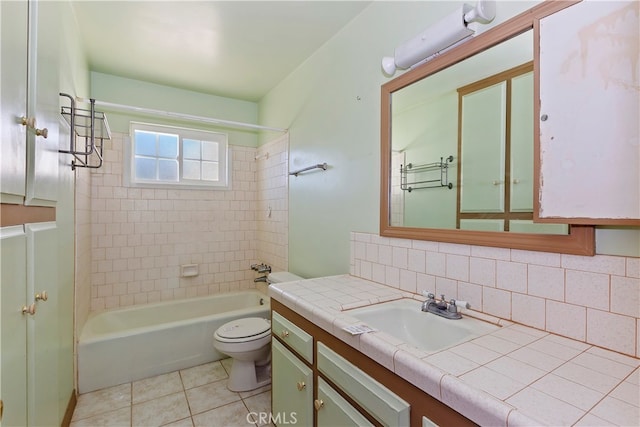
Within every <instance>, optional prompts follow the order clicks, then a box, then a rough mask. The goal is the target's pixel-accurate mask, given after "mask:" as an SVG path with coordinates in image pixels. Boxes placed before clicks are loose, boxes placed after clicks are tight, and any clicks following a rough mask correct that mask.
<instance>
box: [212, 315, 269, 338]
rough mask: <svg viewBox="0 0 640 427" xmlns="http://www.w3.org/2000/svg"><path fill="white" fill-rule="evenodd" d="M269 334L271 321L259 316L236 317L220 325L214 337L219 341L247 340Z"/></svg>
mask: <svg viewBox="0 0 640 427" xmlns="http://www.w3.org/2000/svg"><path fill="white" fill-rule="evenodd" d="M269 335H271V323H270V322H269V321H268V320H267V319H263V318H260V317H247V318H244V319H236V320H232V321H230V322H227V323H225V324H224V325H222V326H220V328H218V330H217V331H216V333H215V339H216V340H218V341H220V342H227V343H233V342H247V341H254V340H258V339H262V338H264V337H268V336H269Z"/></svg>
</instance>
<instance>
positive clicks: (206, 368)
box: [180, 362, 229, 390]
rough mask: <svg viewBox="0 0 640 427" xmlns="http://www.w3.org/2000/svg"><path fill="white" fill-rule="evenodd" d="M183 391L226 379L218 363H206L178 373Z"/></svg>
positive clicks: (223, 370) (225, 373)
mask: <svg viewBox="0 0 640 427" xmlns="http://www.w3.org/2000/svg"><path fill="white" fill-rule="evenodd" d="M180 376H181V377H182V384H183V385H184V388H185V390H187V389H190V388H194V387H198V386H201V385H205V384H209V383H212V382H214V381H218V380H221V379H224V378H228V377H229V375H227V371H226V370H225V369H224V368H223V367H222V364H221V363H220V362H212V363H207V364H204V365H200V366H195V367H193V368H189V369H183V370H181V371H180Z"/></svg>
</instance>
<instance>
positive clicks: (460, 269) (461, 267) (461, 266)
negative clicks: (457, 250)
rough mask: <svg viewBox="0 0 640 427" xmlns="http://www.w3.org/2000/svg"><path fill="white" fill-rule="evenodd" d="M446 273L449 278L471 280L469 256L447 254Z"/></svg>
mask: <svg viewBox="0 0 640 427" xmlns="http://www.w3.org/2000/svg"><path fill="white" fill-rule="evenodd" d="M445 265H446V267H445V269H446V275H447V277H448V278H449V279H455V280H462V281H465V282H466V281H469V257H468V256H463V255H453V254H447V255H446V257H445Z"/></svg>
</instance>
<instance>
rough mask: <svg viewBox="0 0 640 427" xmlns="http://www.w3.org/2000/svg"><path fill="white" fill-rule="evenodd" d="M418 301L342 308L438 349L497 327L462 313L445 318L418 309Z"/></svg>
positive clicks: (400, 336)
mask: <svg viewBox="0 0 640 427" xmlns="http://www.w3.org/2000/svg"><path fill="white" fill-rule="evenodd" d="M421 305H422V304H421V302H420V301H416V300H413V299H400V300H395V301H389V302H385V303H381V304H376V305H372V306H368V307H362V308H356V309H352V310H348V311H345V314H349V315H350V316H352V317H355V318H356V319H358V320H360V321H362V322H363V323H365V324H367V325H368V326H370V327H372V328H374V329H377V330H380V331H383V332H386V333H387V334H389V335H391V336H393V337H395V338H398V339H399V340H402V341H404V342H406V343H407V344H410V345H412V346H414V347H418V348H420V349H422V350H426V351H438V350H442V349H444V348H447V347H451V346H452V345H455V344H459V343H461V342H464V341H468V340H470V339H473V338H475V337H478V336H480V335H485V334H488V333H490V332H493V331H496V330H498V329H499V328H500V326H497V325H494V324H491V323H488V322H484V321H482V320H478V319H474V318H471V317H469V316H464V313H463V317H462V319H457V320H451V319H445V318H443V317H440V316H436V315H435V314H431V313H426V312H423V311H421V310H420V306H421Z"/></svg>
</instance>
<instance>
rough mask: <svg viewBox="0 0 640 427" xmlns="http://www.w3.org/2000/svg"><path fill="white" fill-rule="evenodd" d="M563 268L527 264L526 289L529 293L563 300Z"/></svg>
mask: <svg viewBox="0 0 640 427" xmlns="http://www.w3.org/2000/svg"><path fill="white" fill-rule="evenodd" d="M564 272H565V270H564V269H563V268H555V267H546V266H540V265H529V266H528V268H527V282H528V284H527V286H528V287H527V290H528V293H529V295H535V296H539V297H544V298H550V299H554V300H556V301H564V286H565V285H564Z"/></svg>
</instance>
